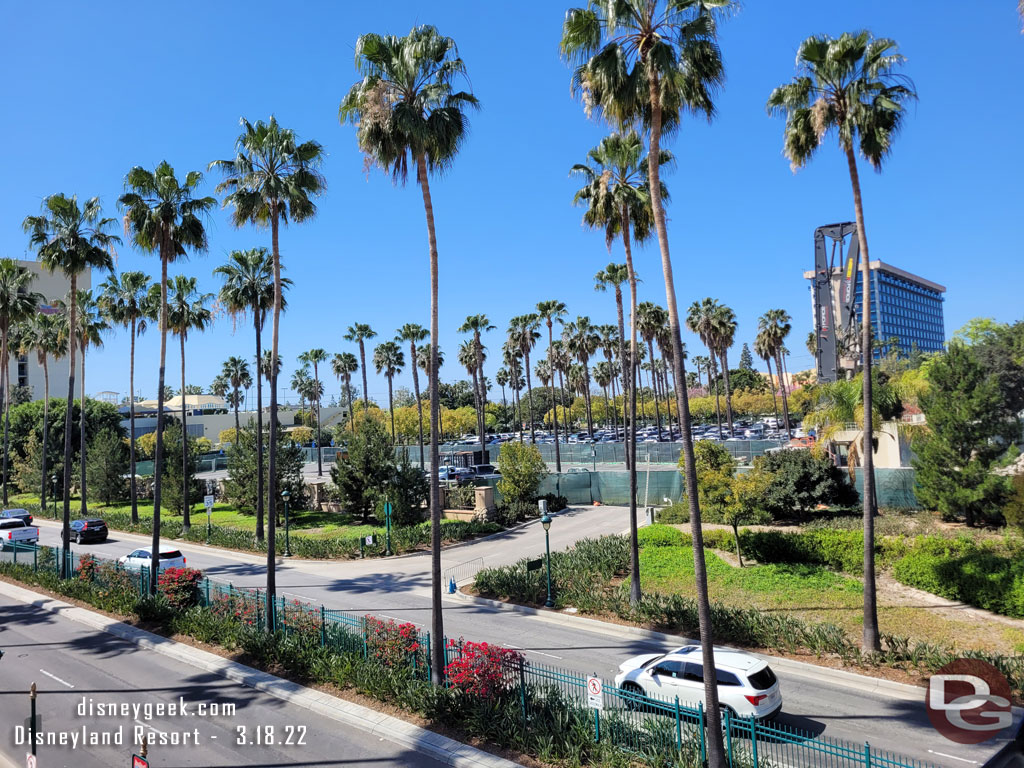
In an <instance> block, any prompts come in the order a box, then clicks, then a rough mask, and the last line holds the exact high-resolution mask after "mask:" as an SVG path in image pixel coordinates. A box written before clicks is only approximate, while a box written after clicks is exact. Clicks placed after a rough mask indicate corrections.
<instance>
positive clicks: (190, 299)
mask: <svg viewBox="0 0 1024 768" xmlns="http://www.w3.org/2000/svg"><path fill="white" fill-rule="evenodd" d="M211 301H213V294H212V293H200V292H199V285H198V281H197V280H196V279H195V278H194V277H185V276H184V275H176V276H175V277H174V281H173V293H172V295H171V297H170V299H169V300H168V304H167V325H168V327H169V328H170V329H171V331H173V332H174V334H175V335H176V336H177V337H178V342H179V344H180V346H181V483H182V487H181V509H182V515H183V517H182V521H181V528H182V531H183V533H187V532H188V531H189V529H190V528H191V527H192V519H191V513H192V505H191V503H190V502H189V498H188V496H189V494H188V486H189V481H190V480H191V479H192V478H191V474H190V472H189V467H188V463H189V461H188V460H189V449H188V443H189V440H188V425H187V421H186V414H187V413H188V408H187V406H186V403H187V398H188V395H186V394H185V342H186V341H188V334H189V332H190V331H198V332H199V333H202V332H203V331H204V330H206V327H207V326H208V325H209V324H210V323H211V322H213V312H211V311H210V308H209V307H208V306H207V304H209V303H210V302H211Z"/></svg>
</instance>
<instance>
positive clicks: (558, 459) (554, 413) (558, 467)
mask: <svg viewBox="0 0 1024 768" xmlns="http://www.w3.org/2000/svg"><path fill="white" fill-rule="evenodd" d="M554 343H555V337H554V333H553V332H552V325H551V321H550V320H548V375H550V376H551V418H552V419H553V424H554V427H555V472H558V473H559V474H561V472H562V453H561V451H560V450H559V448H558V403H557V402H555V375H556V374H555V359H554V357H553V356H552V354H551V352H552V350H553V345H554Z"/></svg>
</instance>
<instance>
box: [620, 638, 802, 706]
mask: <svg viewBox="0 0 1024 768" xmlns="http://www.w3.org/2000/svg"><path fill="white" fill-rule="evenodd" d="M702 659H703V656H702V654H701V649H700V646H699V645H687V646H684V647H682V648H677V649H676V650H674V651H669V652H668V653H665V654H657V653H650V654H645V655H643V656H635V657H633V658H632V659H629V660H628V661H624V662H623V663H622V664H621V665H620V666H619V669H620V670H621V672H619V674H618V675H616V677H615V685H617V686H618V687H619V688H620V689H622V690H623V691H626V692H629V693H635V694H643V695H645V696H652V697H655V698H658V699H661V700H663V701H664V700H669V701H675V697H676V696H678V697H679V703H680V704H681V705H683V706H686V707H690V708H693V709H696V708H697V706H698V705H699V704H700V703H702V702H703V701H704V668H703V661H702ZM715 669H716V672H717V675H716V676H717V678H718V701H719V703H720V704H721V706H722V708H723V709H728V710H730V711H731V712H732V713H733V714H734V715H738V716H740V717H756V718H758V719H759V720H760V719H767V718H772V717H775V716H776V715H777V714H778V713H779V711H780V710H781V709H782V692H781V691H780V690H779V681H778V679H776V677H775V673H774V672H772V669H771V667H769V666H768V664H767V663H765V662H764V661H762V660H761V659H759V658H757V657H756V656H752V655H751V654H749V653H744V652H743V651H734V650H731V649H729V648H715Z"/></svg>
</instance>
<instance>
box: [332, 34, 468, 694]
mask: <svg viewBox="0 0 1024 768" xmlns="http://www.w3.org/2000/svg"><path fill="white" fill-rule="evenodd" d="M356 67H357V69H359V71H360V73H361V74H362V75H363V78H362V80H360V81H359V82H357V83H355V85H353V86H352V88H351V90H349V92H348V94H347V95H346V96H345V99H344V101H343V102H342V104H341V108H340V110H339V115H340V117H341V119H342V120H343V121H347V122H351V123H354V124H355V125H356V126H357V128H356V132H357V136H358V140H359V148H360V149H361V150H362V151H363V152H364V153H365V154H366V155H367V157H369V158H371V159H372V161H373V162H374V163H376V164H377V165H378V166H379V167H380V168H381V169H383V170H384V171H385V172H386V173H391V175H392V177H393V178H394V179H395V180H396V181H402V182H404V181H405V180H406V178H407V177H408V172H409V166H410V164H413V165H415V169H416V181H417V182H418V183H419V185H420V191H421V192H422V195H423V210H424V213H425V215H426V220H427V242H428V245H429V251H430V350H431V351H430V356H431V365H430V368H431V371H432V372H436V371H437V370H438V362H437V346H438V341H439V331H438V301H437V286H438V275H437V236H436V233H435V230H434V205H433V201H432V199H431V196H430V173H431V172H438V171H443V170H445V169H447V168H449V167H450V166H451V165H452V164H453V163H454V161H455V157H456V155H458V152H459V148H460V147H461V146H462V143H463V141H464V140H465V138H466V135H467V134H468V132H469V121H468V119H467V118H466V114H465V111H466V109H467V108H469V107H474V106H476V105H477V100H476V97H474V96H473V95H472V94H470V93H467V92H464V91H457V90H456V89H455V85H456V83H457V82H458V81H460V80H461V79H463V78H466V67H465V64H464V63H463V61H462V59H461V58H459V52H458V48H457V47H456V45H455V41H454V40H452V39H451V38H450V37H444V36H443V35H441V34H439V33H438V31H437V30H436V29H435V28H434V27H431V26H427V25H424V26H419V27H415V28H414V29H412V30H411V31H410V32H409V34H408V35H407V36H406V37H394V36H390V35H377V34H368V35H361V36H360V37H359V39H358V40H357V41H356ZM430 385H431V389H430V466H431V467H432V468H433V467H436V466H437V465H438V464H439V463H440V462H439V456H438V448H437V435H438V434H439V428H438V425H439V421H440V400H439V398H438V395H437V385H438V377H437V375H432V376H431V377H430ZM430 517H431V536H430V541H431V544H430V546H431V550H432V559H431V595H432V599H431V603H432V610H431V613H432V616H433V618H432V622H431V627H432V632H433V635H434V637H436V638H442V637H444V631H443V628H444V627H443V621H442V618H441V505H440V489H439V486H438V479H437V472H434V471H431V474H430ZM432 653H433V656H434V663H433V665H432V667H431V669H432V670H433V673H432V674H433V677H434V682H435V683H438V684H440V682H441V680H442V676H443V671H444V667H443V665H444V649H443V648H441V643H439V642H438V643H434V645H433V646H432Z"/></svg>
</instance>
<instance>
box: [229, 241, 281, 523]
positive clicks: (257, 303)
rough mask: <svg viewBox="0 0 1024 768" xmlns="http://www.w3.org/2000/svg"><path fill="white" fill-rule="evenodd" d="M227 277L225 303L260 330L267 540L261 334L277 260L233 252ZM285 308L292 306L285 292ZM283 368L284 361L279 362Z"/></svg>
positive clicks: (259, 434) (253, 251)
mask: <svg viewBox="0 0 1024 768" xmlns="http://www.w3.org/2000/svg"><path fill="white" fill-rule="evenodd" d="M213 273H214V274H215V275H220V276H221V277H223V278H224V285H222V286H221V289H220V293H219V295H218V296H219V299H220V302H221V304H223V305H224V307H225V308H226V309H227V311H228V312H229V313H230V314H231V315H232V316H233V317H235V318H236V319H239V318H243V317H245V315H246V314H247V313H249V312H252V320H253V326H254V327H255V329H256V356H255V358H253V359H254V361H255V369H256V459H257V462H258V464H259V467H260V471H259V472H257V473H256V540H257V541H263V504H264V495H263V374H264V370H263V366H262V363H261V359H262V357H263V348H262V344H261V335H262V332H263V326H264V324H265V323H266V321H267V312H269V311H270V310H272V309H273V308H274V259H273V257H272V256H271V254H270V251H268V250H267V249H266V248H250V249H248V250H244V251H232V252H231V253H229V254H228V262H227V264H222V265H221V266H219V267H217V268H216V269H215V270H213ZM291 285H292V281H291V280H289V279H288V278H287V277H282V278H281V289H282V291H283V290H284V289H286V288H290V287H291ZM281 303H282V308H286V307H287V306H288V302H287V300H286V299H285V297H284V295H283V293H282V296H281ZM279 367H280V361H279Z"/></svg>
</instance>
